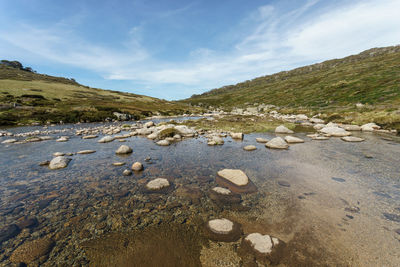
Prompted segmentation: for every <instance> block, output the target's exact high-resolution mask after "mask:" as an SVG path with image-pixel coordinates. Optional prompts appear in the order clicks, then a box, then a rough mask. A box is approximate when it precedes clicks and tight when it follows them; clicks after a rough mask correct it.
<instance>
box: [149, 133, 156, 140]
mask: <svg viewBox="0 0 400 267" xmlns="http://www.w3.org/2000/svg"><path fill="white" fill-rule="evenodd" d="M157 137H158V134H157V133H156V132H154V133H151V134H149V135H148V136H147V138H148V139H150V140H154V139H156V138H157Z"/></svg>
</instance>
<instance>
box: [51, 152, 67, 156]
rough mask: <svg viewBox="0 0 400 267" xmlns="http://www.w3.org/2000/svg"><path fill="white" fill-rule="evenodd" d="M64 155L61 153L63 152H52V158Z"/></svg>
mask: <svg viewBox="0 0 400 267" xmlns="http://www.w3.org/2000/svg"><path fill="white" fill-rule="evenodd" d="M64 155H65V153H63V152H54V153H53V156H54V157H60V156H64Z"/></svg>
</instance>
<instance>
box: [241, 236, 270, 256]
mask: <svg viewBox="0 0 400 267" xmlns="http://www.w3.org/2000/svg"><path fill="white" fill-rule="evenodd" d="M245 240H247V241H249V242H250V244H251V246H252V247H253V248H254V249H255V250H256V251H258V252H260V253H262V254H268V253H271V252H272V248H273V246H274V244H273V243H272V240H271V237H270V236H269V235H262V234H260V233H252V234H249V235H247V236H246V238H245Z"/></svg>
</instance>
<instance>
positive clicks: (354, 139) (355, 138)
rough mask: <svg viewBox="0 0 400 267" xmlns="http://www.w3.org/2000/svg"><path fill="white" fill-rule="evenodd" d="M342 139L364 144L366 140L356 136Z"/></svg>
mask: <svg viewBox="0 0 400 267" xmlns="http://www.w3.org/2000/svg"><path fill="white" fill-rule="evenodd" d="M341 139H342V140H343V141H346V142H362V141H364V140H365V139H364V138H360V137H355V136H345V137H342V138H341Z"/></svg>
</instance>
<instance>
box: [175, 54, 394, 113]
mask: <svg viewBox="0 0 400 267" xmlns="http://www.w3.org/2000/svg"><path fill="white" fill-rule="evenodd" d="M182 102H183V103H189V104H192V105H202V106H213V107H225V108H230V107H243V106H247V105H251V104H253V103H259V104H260V103H264V104H273V105H277V106H280V107H288V108H300V107H301V108H309V109H316V110H323V109H331V108H340V107H349V106H352V107H353V106H354V104H355V103H359V102H360V103H363V104H370V105H373V106H377V107H400V46H392V47H385V48H374V49H370V50H367V51H364V52H362V53H360V54H358V55H354V56H349V57H345V58H342V59H334V60H328V61H325V62H322V63H318V64H314V65H310V66H305V67H301V68H297V69H294V70H291V71H283V72H279V73H276V74H273V75H267V76H263V77H259V78H256V79H253V80H251V81H246V82H242V83H238V84H236V85H230V86H225V87H222V88H219V89H214V90H211V91H209V92H206V93H204V94H201V95H193V96H192V97H191V98H188V99H185V100H182Z"/></svg>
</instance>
